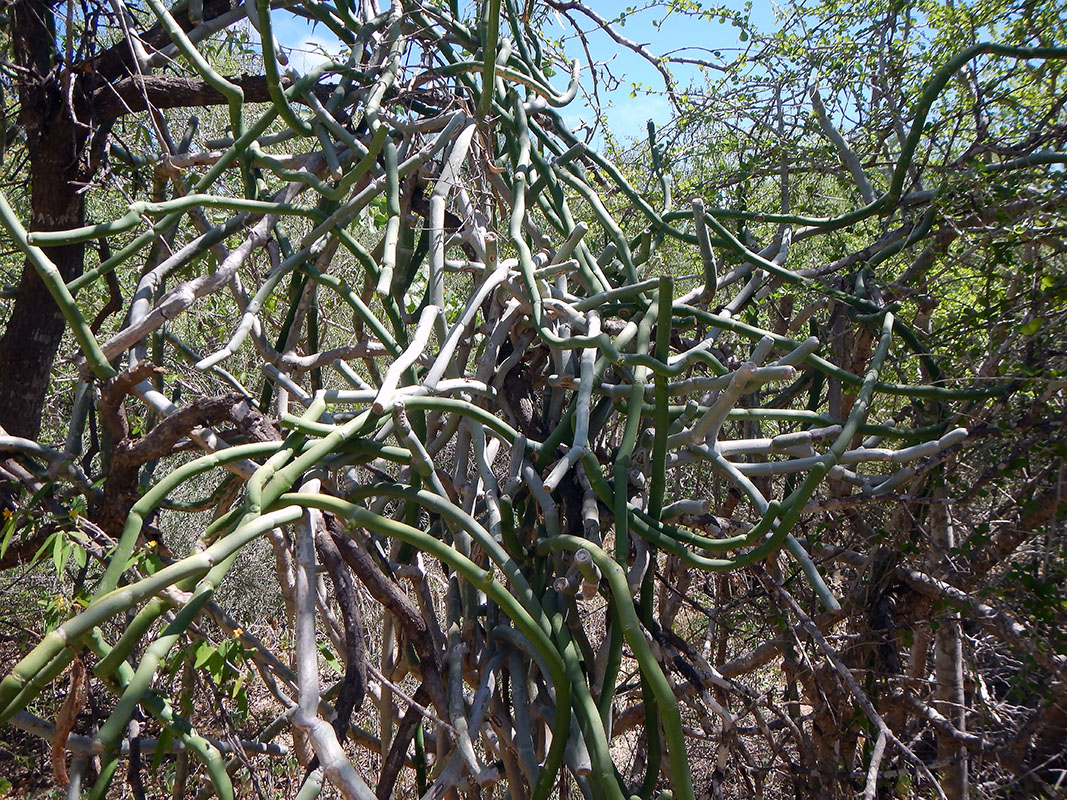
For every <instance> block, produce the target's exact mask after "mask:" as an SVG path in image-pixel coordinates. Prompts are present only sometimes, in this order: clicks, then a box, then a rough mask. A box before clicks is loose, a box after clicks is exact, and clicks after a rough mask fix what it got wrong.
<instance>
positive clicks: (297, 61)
mask: <svg viewBox="0 0 1067 800" xmlns="http://www.w3.org/2000/svg"><path fill="white" fill-rule="evenodd" d="M282 47H283V49H284V50H285V51H286V53H288V55H289V66H290V67H292V68H293V69H295V70H296V71H297V72H299V73H300V74H301V75H302V74H304V73H305V72H307V71H308V70H310V69H312V68H313V67H316V66H318V65H319V64H321V63H322V62H323V61H328V60H330V59H331V58H336V57H337V56H338V55H340V54H341V53H342V52H344V50H345V47H344V45H343V44H341V42H340V41H339V40H337V39H335V38H334V37H332V36H319V35H318V34H314V33H313V34H309V35H307V36H304V37H302V38H301V39H300V40H299V41H297V43H296V44H295V45H292V46H286V45H283V46H282Z"/></svg>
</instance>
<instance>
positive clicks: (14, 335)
mask: <svg viewBox="0 0 1067 800" xmlns="http://www.w3.org/2000/svg"><path fill="white" fill-rule="evenodd" d="M12 38H13V46H14V55H15V63H16V64H17V65H18V66H19V67H21V68H23V69H26V70H28V73H27V77H26V78H25V79H23V80H20V81H19V87H18V89H19V104H20V115H19V121H20V122H21V123H22V126H23V129H24V131H25V134H26V139H27V148H28V150H29V155H30V204H31V217H30V229H31V230H61V229H64V228H71V227H74V226H77V225H81V224H83V223H84V219H85V201H84V199H83V196H82V195H81V194H80V193H79V192H78V188H79V185H80V183H81V182H83V181H85V180H86V179H87V178H88V177H89V176H90V174H91V170H90V167H89V158H88V152H87V150H88V147H89V142H90V133H91V129H90V128H89V126H88V124H86V123H84V122H79V121H77V120H75V118H74V116H73V110H72V108H71V106H70V103H69V102H68V100H67V99H66V98H65V97H64V86H63V70H62V68H61V65H60V64H58V63H57V61H58V59H57V54H56V50H55V47H56V30H55V20H54V16H53V8H52V4H51V3H50V2H47V0H20V2H17V3H15V5H14V8H13V16H12ZM29 76H32V77H29ZM70 80H72V78H71V79H70ZM74 88H75V89H77V88H79V87H77V86H75V87H74ZM68 96H72V94H71V95H68ZM45 252H46V253H47V254H48V257H49V258H51V259H52V261H53V262H54V263H55V265H56V267H58V269H59V271H60V273H61V274H62V275H63V277H64V279H66V280H68V281H69V280H71V279H72V278H74V277H77V276H78V275H79V274H81V271H82V268H83V259H84V254H85V246H84V245H83V244H77V245H67V246H63V247H53V248H48V249H47V250H46V251H45ZM64 328H65V322H64V320H63V316H62V314H61V313H60V311H59V307H58V306H57V305H56V303H55V301H54V300H53V299H52V297H51V295H50V294H49V293H48V290H47V289H46V288H45V286H44V284H43V283H42V282H41V280H40V278H38V277H37V273H36V271H35V270H34V269H33V267H32V266H31V265H29V264H26V265H25V266H24V268H23V271H22V280H21V281H20V283H19V293H18V297H17V298H16V299H15V302H14V305H13V307H12V310H11V316H10V317H9V318H8V322H7V326H6V327H5V329H4V333H3V336H2V337H0V374H3V375H4V378H5V379H4V380H3V381H0V425H3V426H4V428H5V429H6V430H7V431H8V432H9V433H11V434H14V435H17V436H25V437H27V438H31V439H33V438H36V437H37V435H38V433H39V432H40V428H41V415H42V411H43V409H44V402H45V396H46V393H47V391H48V383H49V380H50V378H51V371H52V363H53V361H54V360H55V355H56V351H57V350H58V349H59V343H60V341H61V339H62V338H63V331H64Z"/></svg>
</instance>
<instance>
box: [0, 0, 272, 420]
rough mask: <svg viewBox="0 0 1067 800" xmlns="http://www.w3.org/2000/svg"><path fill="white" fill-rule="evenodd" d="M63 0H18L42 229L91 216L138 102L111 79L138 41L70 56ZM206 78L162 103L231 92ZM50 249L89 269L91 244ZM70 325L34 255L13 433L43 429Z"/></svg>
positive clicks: (21, 85) (221, 8)
mask: <svg viewBox="0 0 1067 800" xmlns="http://www.w3.org/2000/svg"><path fill="white" fill-rule="evenodd" d="M58 5H59V4H58V2H57V0H16V2H15V3H14V5H13V7H12V20H11V23H12V24H11V36H12V44H13V50H14V61H15V64H16V65H17V66H18V67H19V68H20V73H21V75H20V77H19V78H18V79H17V81H16V83H17V84H18V96H19V106H20V110H19V122H20V124H21V125H22V127H23V130H24V132H25V135H26V144H27V149H28V150H29V154H30V163H29V169H30V179H29V186H30V226H29V229H30V230H36V231H47V230H64V229H67V228H73V227H77V226H80V225H84V224H85V200H84V195H83V193H82V192H83V190H84V189H85V187H86V186H87V185H88V184H89V181H91V180H92V178H93V176H94V175H95V174H96V171H97V168H98V167H99V164H100V159H101V154H102V152H103V145H104V143H105V142H106V140H107V136H108V132H109V131H110V128H111V124H112V123H113V121H114V119H115V118H116V117H118V116H120V115H122V114H124V113H126V112H127V111H128V110H130V107H128V106H123V105H122V104H121V103H116V102H115V100H116V99H117V98H118V97H119V96H120V95H119V94H118V93H116V92H114V91H110V90H108V89H106V84H108V83H111V84H115V83H117V82H120V81H121V80H122V79H123V78H124V77H125V76H127V75H128V73H129V65H130V49H129V46H128V45H127V44H126V43H125V42H118V43H117V44H115V45H113V46H111V47H110V48H108V49H107V50H104V51H103V52H101V53H98V54H95V55H92V56H90V58H89V60H88V61H86V62H83V63H80V64H74V65H68V64H64V63H63V62H62V58H61V57H60V54H59V53H58V51H57V47H58V41H59V40H58V39H57V36H56V21H55V11H56V8H57V6H58ZM230 7H231V0H207V2H205V3H204V9H203V11H204V18H205V19H210V18H212V17H215V16H218V15H220V14H223V13H225V12H226V11H228V10H229V9H230ZM178 22H179V24H180V25H181V27H182V28H184V29H186V30H188V29H189V28H190V27H192V23H191V22H190V21H189V19H188V15H187V14H186V13H182V14H180V15H178ZM141 39H142V41H143V42H144V43H145V44H146V45H147V46H149V47H150V48H151V47H155V46H162V45H163V44H165V43H166V42H167V41H169V39H168V37H167V35H166V34H165V33H164V32H163V31H162V29H161V28H159V26H155V27H153V28H151V29H149V30H148V31H146V32H145V33H144V34H143V35H142V36H141ZM144 83H145V86H143V87H138V88H139V89H141V91H142V92H145V93H147V95H148V96H149V97H151V98H154V99H156V100H159V99H160V94H161V92H165V91H166V88H167V87H168V86H169V84H168V81H167V80H166V79H165V78H163V79H155V78H153V79H149V80H148V81H146V82H144ZM156 83H159V85H160V86H159V87H156V85H155V84H156ZM199 83H200V85H199V86H194V88H198V89H199V91H198V92H196V91H194V92H189V91H187V92H186V93H185V94H181V95H179V96H178V97H175V98H170V99H169V101H168V102H164V103H163V105H165V106H173V105H181V104H216V103H219V102H222V97H221V96H220V95H219V94H218V92H216V91H214V90H213V89H211V88H210V87H208V86H206V85H204V84H203V82H199ZM250 83H251V85H252V88H253V95H255V96H257V97H258V95H259V94H263V95H265V94H266V83H265V81H264V80H262V79H252V80H251V81H250ZM102 87H104V88H102ZM126 88H127V89H129V88H130V87H126ZM185 88H188V87H185ZM257 90H258V93H257ZM127 94H128V92H127ZM144 96H145V95H144V94H141V97H140V99H136V98H135V99H134V103H133V108H135V109H141V108H144V105H145V103H144ZM45 252H46V253H47V254H48V257H49V258H51V259H52V261H53V263H54V264H55V265H56V267H57V268H58V269H59V272H60V274H61V275H62V276H63V278H64V280H66V281H70V280H72V279H73V278H76V277H77V276H79V275H80V274H81V273H82V270H83V268H84V259H85V245H84V244H76V245H68V246H64V247H52V248H47V249H46V250H45ZM65 329H66V323H65V320H64V319H63V316H62V314H61V313H60V311H59V307H58V306H57V305H56V303H55V301H54V300H53V299H52V296H51V295H50V294H49V293H48V290H47V289H46V288H45V286H44V284H43V283H42V282H41V280H40V279H39V278H38V277H37V273H36V271H35V270H34V269H33V267H32V265H30V264H26V265H25V266H24V267H23V271H22V279H21V281H20V283H19V293H18V296H17V297H16V298H15V301H14V304H13V306H12V309H11V314H10V316H9V317H8V321H7V324H6V327H5V328H4V332H3V334H2V335H0V374H2V375H3V376H4V380H3V381H0V426H3V427H4V429H5V430H7V432H8V433H10V434H14V435H17V436H24V437H26V438H30V439H35V438H37V436H38V434H39V433H40V429H41V418H42V413H43V411H44V405H45V398H46V397H47V393H48V384H49V382H50V380H51V375H52V364H53V362H54V361H55V357H56V353H57V352H58V350H59V345H60V342H61V341H62V339H63V333H64V331H65Z"/></svg>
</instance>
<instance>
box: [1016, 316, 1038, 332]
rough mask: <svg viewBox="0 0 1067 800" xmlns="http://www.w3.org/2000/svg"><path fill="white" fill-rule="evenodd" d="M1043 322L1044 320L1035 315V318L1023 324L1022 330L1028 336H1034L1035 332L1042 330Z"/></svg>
mask: <svg viewBox="0 0 1067 800" xmlns="http://www.w3.org/2000/svg"><path fill="white" fill-rule="evenodd" d="M1043 322H1044V320H1041V319H1039V318H1036V317H1035V318H1034V319H1032V320H1030V321H1029V322H1027V323H1026V324H1025V325H1023V326H1022V328H1021V329H1020V330H1022V332H1023V333H1024V334H1026V335H1027V336H1033V335H1034V334H1035V333H1037V332H1038V331H1039V330H1041V325H1042V323H1043Z"/></svg>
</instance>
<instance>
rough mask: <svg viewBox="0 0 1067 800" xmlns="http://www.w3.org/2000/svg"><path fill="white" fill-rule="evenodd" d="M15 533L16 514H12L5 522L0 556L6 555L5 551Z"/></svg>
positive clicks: (0, 539) (0, 540)
mask: <svg viewBox="0 0 1067 800" xmlns="http://www.w3.org/2000/svg"><path fill="white" fill-rule="evenodd" d="M14 535H15V515H14V514H12V515H11V516H10V517H8V518H7V521H6V522H5V523H4V530H3V533H2V534H0V558H3V557H4V553H6V552H7V548H8V546H10V544H11V538H12V537H13V536H14Z"/></svg>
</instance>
